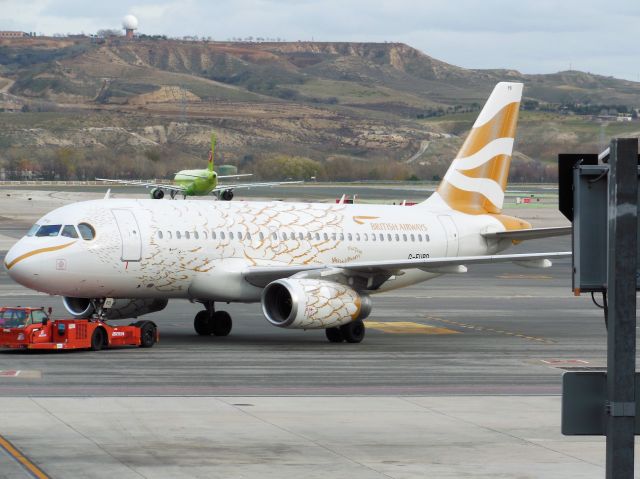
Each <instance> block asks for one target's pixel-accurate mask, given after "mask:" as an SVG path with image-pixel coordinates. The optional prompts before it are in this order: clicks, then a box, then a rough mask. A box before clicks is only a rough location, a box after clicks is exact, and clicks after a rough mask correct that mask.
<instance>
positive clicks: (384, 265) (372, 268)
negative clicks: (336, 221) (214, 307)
mask: <svg viewBox="0 0 640 479" xmlns="http://www.w3.org/2000/svg"><path fill="white" fill-rule="evenodd" d="M565 258H571V252H570V251H567V252H554V253H524V254H501V255H484V256H452V257H445V258H425V259H410V260H384V261H356V262H352V263H344V264H315V265H314V264H310V265H302V266H250V267H248V268H247V269H245V270H244V271H243V272H242V275H243V277H244V278H245V279H246V280H247V281H248V282H249V283H251V284H253V285H254V286H259V287H264V286H266V285H267V284H269V283H270V282H271V281H275V280H276V279H281V278H288V277H290V276H293V275H296V274H307V275H313V276H319V277H328V276H331V275H336V274H338V275H342V276H344V277H361V278H364V279H367V283H366V287H364V288H363V289H377V288H378V287H380V285H381V284H382V283H384V282H385V281H386V280H387V279H389V278H390V277H391V276H393V275H396V274H399V273H400V272H401V270H404V269H421V270H422V271H426V272H430V273H439V274H446V273H465V272H466V271H467V268H466V266H467V265H469V264H487V263H515V264H518V265H520V266H524V267H533V268H548V267H549V266H551V260H552V259H565ZM327 279H328V278H327ZM369 280H373V281H369Z"/></svg>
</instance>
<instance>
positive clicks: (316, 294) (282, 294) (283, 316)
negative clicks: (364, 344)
mask: <svg viewBox="0 0 640 479" xmlns="http://www.w3.org/2000/svg"><path fill="white" fill-rule="evenodd" d="M262 312H263V313H264V315H265V317H266V318H267V321H269V322H270V323H271V324H273V325H274V326H278V327H280V328H293V329H326V328H335V327H337V326H342V325H343V324H347V323H350V322H351V321H354V320H356V319H364V318H366V317H367V316H369V313H370V312H371V299H370V298H369V296H368V295H366V294H361V293H358V292H357V291H355V290H353V289H351V288H350V287H348V286H345V285H343V284H339V283H334V282H332V281H322V280H317V279H296V278H287V279H279V280H276V281H273V282H272V283H269V284H268V285H267V286H266V287H265V288H264V291H263V292H262Z"/></svg>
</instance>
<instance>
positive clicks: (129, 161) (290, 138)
mask: <svg viewBox="0 0 640 479" xmlns="http://www.w3.org/2000/svg"><path fill="white" fill-rule="evenodd" d="M0 71H2V76H3V77H5V78H0V84H1V85H2V86H5V85H8V83H9V81H14V82H15V83H13V85H12V86H11V88H10V93H11V94H12V95H15V96H14V97H12V98H17V100H16V101H17V102H18V103H17V104H18V107H17V108H16V106H15V104H13V105H11V104H9V105H7V106H5V108H6V109H7V110H14V111H15V110H21V111H22V112H23V113H0V168H4V169H5V170H6V171H8V172H9V175H15V176H20V175H22V174H23V173H21V172H22V171H27V170H26V169H25V168H27V167H28V171H31V172H32V173H31V174H33V175H35V176H39V177H42V178H54V177H60V178H62V177H73V178H91V177H93V176H98V175H101V176H114V175H118V176H123V177H149V176H156V177H163V176H166V175H169V176H170V175H171V174H172V173H174V172H175V171H177V170H179V169H183V168H190V167H195V168H200V167H202V164H203V162H204V161H206V151H207V148H208V146H207V143H208V137H209V135H210V134H211V131H216V132H217V133H218V134H219V138H220V141H221V143H220V146H221V148H220V163H221V164H222V163H223V162H224V163H228V164H232V165H235V166H237V167H238V168H239V170H240V172H253V173H255V174H256V179H260V178H265V179H267V178H269V179H276V178H277V179H283V178H289V177H291V178H301V177H312V176H315V177H316V178H318V179H327V180H340V181H345V180H358V179H371V180H378V179H394V180H407V179H411V180H412V181H416V180H417V179H429V178H434V179H435V178H439V177H442V175H444V173H445V171H446V169H447V167H448V165H449V163H450V161H451V159H452V158H454V157H455V154H456V152H457V150H458V149H459V147H460V145H461V143H462V139H463V137H464V136H465V135H466V133H467V132H468V130H469V129H470V128H471V125H472V124H473V122H474V120H475V118H476V116H477V114H478V111H479V109H480V107H481V105H482V104H483V103H484V101H485V100H486V98H487V95H488V94H489V92H490V91H491V89H492V88H493V86H494V85H495V83H496V82H498V81H505V80H508V81H522V82H524V83H525V99H524V101H523V111H521V121H520V125H519V133H518V137H517V140H516V150H517V151H516V154H515V155H514V161H513V167H512V178H514V179H518V180H531V181H541V180H552V179H553V177H554V175H555V174H556V172H555V162H556V157H557V154H558V152H561V151H586V152H595V151H598V150H599V149H600V148H601V147H602V146H603V145H601V143H606V142H608V140H609V138H611V137H612V136H620V135H632V136H633V135H638V134H640V123H639V122H637V121H633V122H618V121H615V115H616V114H617V113H623V112H626V113H628V114H634V115H635V116H636V117H637V112H636V109H637V108H639V107H640V83H635V82H628V81H623V80H617V79H613V78H606V77H601V76H597V75H591V74H587V73H581V72H560V73H558V74H553V75H522V74H520V73H518V72H514V71H505V70H483V71H473V70H465V69H462V68H459V67H456V66H453V65H448V64H446V63H443V62H441V61H438V60H435V59H433V58H430V57H428V56H427V55H425V54H423V53H421V52H418V51H417V50H415V49H413V48H411V47H409V46H407V45H402V44H395V43H389V44H383V43H379V44H367V43H332V42H320V43H313V42H296V43H285V42H279V43H278V42H274V43H232V42H211V41H175V40H168V39H166V38H161V37H150V36H145V37H144V38H141V39H138V40H135V41H126V40H124V39H122V38H121V37H111V36H108V35H105V38H104V39H98V40H91V39H89V38H84V39H82V38H80V39H75V38H74V39H37V40H34V39H28V40H24V41H20V40H16V41H11V42H7V43H3V46H2V47H0ZM166 87H175V88H166ZM0 100H2V98H0ZM605 114H606V115H607V116H606V117H605V118H604V119H605V122H600V121H597V120H595V119H593V118H592V115H605ZM419 151H420V152H421V154H420V155H419V156H418V157H416V158H412V157H413V156H414V155H415V154H416V152H419ZM410 158H411V161H410V163H408V160H409V159H410Z"/></svg>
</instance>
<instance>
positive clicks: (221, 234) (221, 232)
mask: <svg viewBox="0 0 640 479" xmlns="http://www.w3.org/2000/svg"><path fill="white" fill-rule="evenodd" d="M220 239H221V240H223V239H224V231H220Z"/></svg>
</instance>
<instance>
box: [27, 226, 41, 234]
mask: <svg viewBox="0 0 640 479" xmlns="http://www.w3.org/2000/svg"><path fill="white" fill-rule="evenodd" d="M38 228H40V225H38V224H35V225H33V226H32V227H31V228H29V231H27V236H33V235H34V234H36V231H38Z"/></svg>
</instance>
